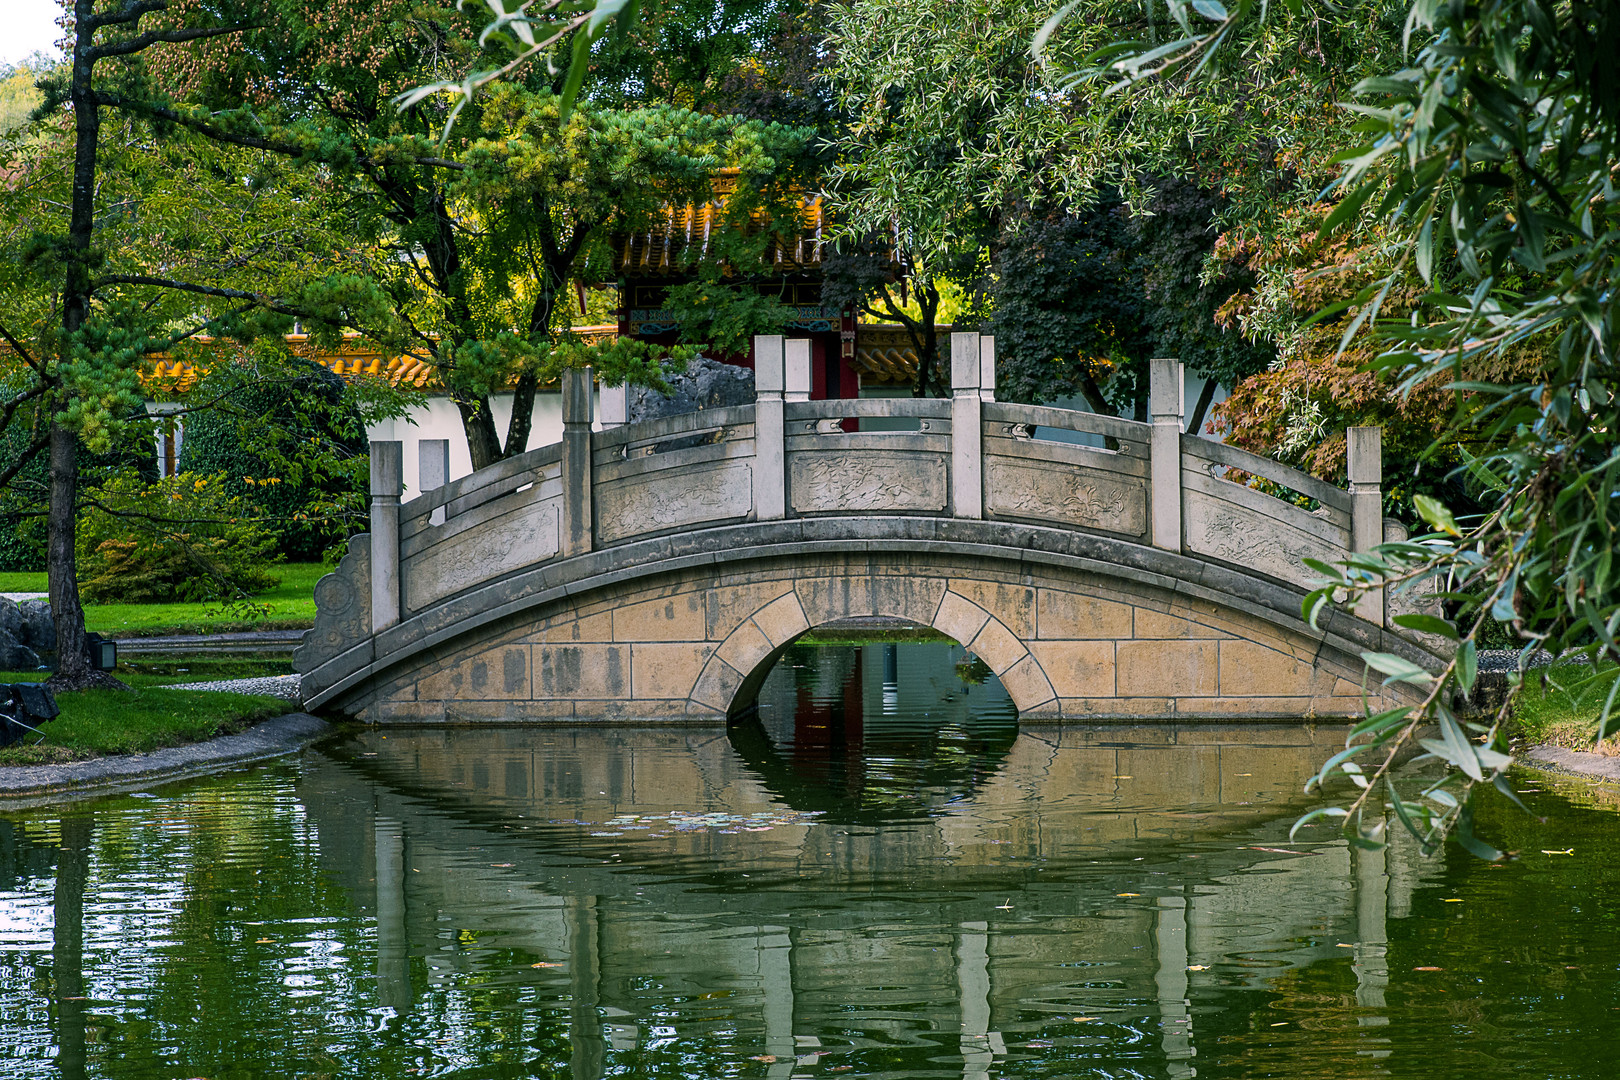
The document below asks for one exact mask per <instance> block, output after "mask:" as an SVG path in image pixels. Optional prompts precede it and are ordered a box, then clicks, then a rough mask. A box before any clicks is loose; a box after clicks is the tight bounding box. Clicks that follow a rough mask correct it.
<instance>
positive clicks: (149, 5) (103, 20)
mask: <svg viewBox="0 0 1620 1080" xmlns="http://www.w3.org/2000/svg"><path fill="white" fill-rule="evenodd" d="M169 3H170V0H140V2H139V3H129V4H125V5H124V9H123V10H122V11H115V12H110V13H109V14H106V15H97V16H96V17H95V18H93V19H91V20H90V29H91V30H100V29H101V28H102V27H103V26H122V25H124V24H125V23H132V22H139V21H140V20H141V17H142V16H145V15H151V14H152V13H154V12H158V11H168V10H169Z"/></svg>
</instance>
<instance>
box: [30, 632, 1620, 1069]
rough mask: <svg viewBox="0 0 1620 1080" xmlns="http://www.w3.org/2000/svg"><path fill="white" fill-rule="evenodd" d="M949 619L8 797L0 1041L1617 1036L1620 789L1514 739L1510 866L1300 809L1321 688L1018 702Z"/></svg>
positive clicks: (1478, 1057) (998, 1050)
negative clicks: (1316, 692) (1351, 845)
mask: <svg viewBox="0 0 1620 1080" xmlns="http://www.w3.org/2000/svg"><path fill="white" fill-rule="evenodd" d="M953 648H954V647H951V646H944V645H931V646H911V645H903V646H898V647H893V646H884V645H880V644H879V645H867V646H863V647H861V648H859V649H849V648H843V649H824V650H817V649H810V648H804V649H799V650H795V651H794V652H793V653H791V654H790V655H789V656H787V657H786V658H785V660H784V662H783V665H782V666H781V667H780V668H779V669H778V670H777V671H776V672H774V673H773V675H772V676H771V679H770V681H768V683H767V685H766V687H765V689H764V690H763V691H762V693H761V700H760V706H759V710H758V715H757V717H755V718H752V719H751V720H750V721H749V722H748V723H746V724H742V725H739V726H738V727H736V728H734V729H733V730H732V731H730V732H724V731H717V730H712V729H698V728H692V729H686V728H670V727H665V728H660V729H626V728H615V729H605V728H575V729H551V730H540V729H484V730H475V729H459V730H444V729H440V730H405V729H396V730H391V731H376V730H368V731H363V732H360V733H357V734H353V735H348V736H345V737H342V738H340V739H337V740H335V741H333V742H331V743H328V744H326V745H323V746H320V747H318V748H315V749H312V750H309V751H307V752H305V753H303V754H302V755H299V756H296V757H290V758H284V759H281V760H278V761H275V762H272V763H268V764H265V765H262V766H258V767H253V768H247V769H241V770H238V771H235V772H231V773H227V774H223V775H219V776H214V777H211V778H207V779H200V780H193V781H187V782H182V783H176V784H171V785H167V786H163V787H159V788H156V789H154V790H152V791H150V792H145V793H141V794H137V795H122V796H115V797H109V798H105V799H101V800H98V801H94V802H85V803H78V804H73V805H70V806H59V807H55V808H43V809H36V810H26V811H11V812H6V813H3V814H0V1077H18V1078H22V1077H26V1078H34V1077H57V1076H61V1077H71V1078H76V1077H85V1076H93V1077H130V1078H142V1080H144V1078H152V1080H178V1078H186V1077H210V1078H215V1080H224V1078H258V1077H266V1078H269V1077H302V1076H309V1077H317V1076H318V1077H383V1078H404V1077H423V1076H453V1077H468V1078H471V1077H480V1078H482V1077H514V1078H516V1077H567V1078H571V1080H572V1078H590V1080H595V1078H598V1077H610V1076H612V1077H669V1078H676V1077H682V1078H684V1077H780V1078H784V1080H785V1078H790V1077H806V1078H808V1077H843V1076H851V1077H892V1078H921V1077H987V1078H990V1077H1005V1078H1036V1077H1051V1078H1057V1077H1108V1078H1131V1077H1175V1078H1180V1077H1193V1076H1197V1077H1205V1078H1209V1077H1234V1078H1235V1077H1289V1078H1293V1077H1324V1078H1325V1077H1334V1078H1346V1077H1350V1078H1355V1077H1413V1078H1445V1077H1469V1078H1470V1080H1489V1078H1496V1077H1538V1078H1539V1077H1594V1078H1595V1077H1611V1076H1614V1075H1616V1074H1617V1071H1620V1023H1617V1022H1620V970H1617V969H1620V834H1617V830H1616V823H1617V819H1616V816H1615V808H1614V805H1613V801H1614V799H1615V798H1616V796H1615V795H1614V794H1613V793H1611V792H1608V791H1606V790H1605V789H1601V788H1594V787H1589V786H1587V785H1583V784H1578V783H1569V782H1555V781H1553V780H1551V779H1547V778H1540V777H1538V776H1536V775H1535V774H1529V773H1526V774H1522V775H1520V776H1518V777H1517V778H1516V784H1515V786H1516V787H1517V788H1520V789H1522V790H1524V791H1525V792H1526V794H1525V795H1524V796H1523V798H1525V800H1526V801H1527V802H1529V803H1530V805H1531V806H1532V808H1533V809H1534V810H1535V811H1536V813H1537V814H1539V815H1544V816H1545V818H1546V821H1545V823H1543V822H1539V821H1537V820H1536V819H1534V818H1530V817H1527V816H1525V815H1523V814H1521V813H1519V812H1517V811H1512V810H1510V809H1509V808H1508V807H1507V806H1505V805H1504V800H1501V799H1499V798H1493V799H1491V800H1488V801H1486V802H1485V803H1484V804H1483V805H1482V806H1481V807H1480V811H1479V812H1480V817H1481V819H1482V821H1481V831H1482V832H1483V833H1484V834H1485V835H1488V836H1490V837H1491V838H1493V839H1494V840H1496V841H1498V842H1499V843H1501V844H1502V845H1504V846H1506V847H1509V848H1515V849H1519V850H1520V852H1521V857H1520V858H1519V859H1518V860H1517V861H1514V862H1511V863H1508V864H1506V865H1501V866H1492V865H1487V864H1484V863H1480V862H1478V861H1475V860H1473V859H1471V858H1469V857H1467V856H1463V855H1459V854H1457V853H1455V852H1450V851H1448V852H1446V853H1444V854H1442V855H1440V856H1438V857H1436V858H1433V859H1429V860H1425V859H1422V858H1421V857H1419V856H1418V855H1417V854H1416V853H1415V852H1414V851H1413V850H1412V849H1411V846H1410V845H1406V844H1401V843H1396V844H1395V845H1394V846H1393V847H1392V848H1391V849H1390V850H1388V851H1387V852H1361V851H1352V850H1350V849H1348V848H1347V847H1345V846H1344V845H1343V843H1342V842H1340V841H1338V840H1337V839H1335V838H1334V837H1333V836H1332V835H1330V833H1329V830H1328V829H1320V830H1317V829H1306V830H1304V831H1303V832H1302V834H1301V842H1300V843H1297V844H1290V843H1289V842H1288V840H1287V836H1288V827H1289V825H1290V824H1291V823H1292V821H1293V820H1294V818H1295V817H1296V815H1297V814H1298V813H1299V812H1300V809H1301V806H1302V805H1304V804H1303V803H1302V802H1301V799H1300V796H1299V794H1298V793H1299V791H1300V788H1301V784H1302V782H1303V780H1304V778H1305V776H1306V775H1308V773H1309V772H1310V771H1311V770H1312V768H1313V767H1314V766H1315V765H1316V764H1317V763H1319V762H1320V761H1321V760H1322V758H1323V757H1324V755H1325V754H1326V753H1330V752H1331V747H1332V746H1333V745H1334V744H1335V743H1337V742H1339V741H1340V740H1342V737H1343V736H1342V729H1338V730H1336V729H1333V728H1331V727H1319V728H1312V727H1309V726H1262V727H1236V726H1233V727H1225V726H1221V727H1216V726H1208V725H1189V726H1182V727H1177V728H1170V727H1165V726H1155V727H1141V728H1118V727H1115V728H1066V729H1024V730H1020V729H1019V728H1018V727H1017V725H1016V722H1015V718H1014V717H1013V715H1012V713H1011V709H1010V706H1009V705H1008V704H1007V702H1006V700H1005V694H1004V693H1003V692H1002V691H1001V690H1000V688H999V686H997V685H996V684H995V682H994V680H993V678H988V679H987V678H983V675H984V673H983V672H982V670H981V671H978V672H975V671H974V670H973V669H972V666H971V665H963V664H962V663H961V661H962V657H961V654H960V650H955V651H953ZM919 650H921V651H919ZM929 650H932V651H929ZM963 676H966V678H967V681H964V680H963ZM1313 834H1314V835H1313ZM1554 848H1556V849H1569V850H1571V851H1572V853H1571V854H1544V853H1543V850H1542V849H1554Z"/></svg>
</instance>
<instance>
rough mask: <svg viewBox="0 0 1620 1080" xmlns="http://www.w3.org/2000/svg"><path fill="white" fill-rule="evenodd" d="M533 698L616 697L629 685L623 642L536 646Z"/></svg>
mask: <svg viewBox="0 0 1620 1080" xmlns="http://www.w3.org/2000/svg"><path fill="white" fill-rule="evenodd" d="M534 653H535V671H536V676H535V679H536V685H535V697H539V698H560V697H575V698H617V697H624V696H625V695H626V693H627V692H628V691H629V688H630V650H629V649H628V648H627V647H625V646H622V645H536V646H535V647H534Z"/></svg>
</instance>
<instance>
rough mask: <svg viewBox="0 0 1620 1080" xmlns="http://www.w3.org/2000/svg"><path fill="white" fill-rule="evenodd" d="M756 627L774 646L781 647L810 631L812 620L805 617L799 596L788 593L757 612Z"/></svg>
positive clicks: (755, 617) (755, 614)
mask: <svg viewBox="0 0 1620 1080" xmlns="http://www.w3.org/2000/svg"><path fill="white" fill-rule="evenodd" d="M754 625H755V626H757V627H759V628H760V630H761V631H763V632H764V634H765V636H766V637H767V638H769V639H770V642H771V645H772V646H775V647H781V646H783V645H786V644H787V643H788V642H790V641H792V640H793V639H794V638H796V637H798V636H799V635H800V634H802V633H804V632H805V631H806V630H808V629H810V620H809V619H806V618H805V617H804V608H803V606H802V605H800V603H799V598H798V596H796V595H795V594H793V593H788V594H787V595H786V596H780V597H777V598H776V599H775V600H772V601H771V602H770V603H768V604H766V605H765V606H764V607H763V608H761V609H760V610H759V611H757V612H755V613H754Z"/></svg>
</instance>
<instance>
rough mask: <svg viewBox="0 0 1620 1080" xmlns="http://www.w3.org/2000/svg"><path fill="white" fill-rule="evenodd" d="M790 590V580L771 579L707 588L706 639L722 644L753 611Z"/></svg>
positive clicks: (791, 584)
mask: <svg viewBox="0 0 1620 1080" xmlns="http://www.w3.org/2000/svg"><path fill="white" fill-rule="evenodd" d="M792 591H793V581H792V580H791V579H788V578H780V577H778V578H773V579H771V580H767V581H742V582H738V583H736V584H729V583H728V584H726V585H724V586H722V587H720V588H716V589H710V590H709V591H708V592H707V594H705V596H704V604H705V605H706V606H707V608H708V621H707V631H706V634H707V637H708V639H709V640H710V641H724V640H726V638H727V637H728V636H730V634H731V632H732V631H733V630H735V629H737V627H739V626H741V625H742V624H743V623H744V622H746V621H747V620H748V618H749V617H750V616H752V615H753V614H754V612H756V611H758V610H759V609H760V608H762V607H764V606H765V605H766V604H769V603H770V602H771V601H772V600H775V599H776V598H777V597H779V596H784V595H786V594H788V593H791V592H792Z"/></svg>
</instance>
